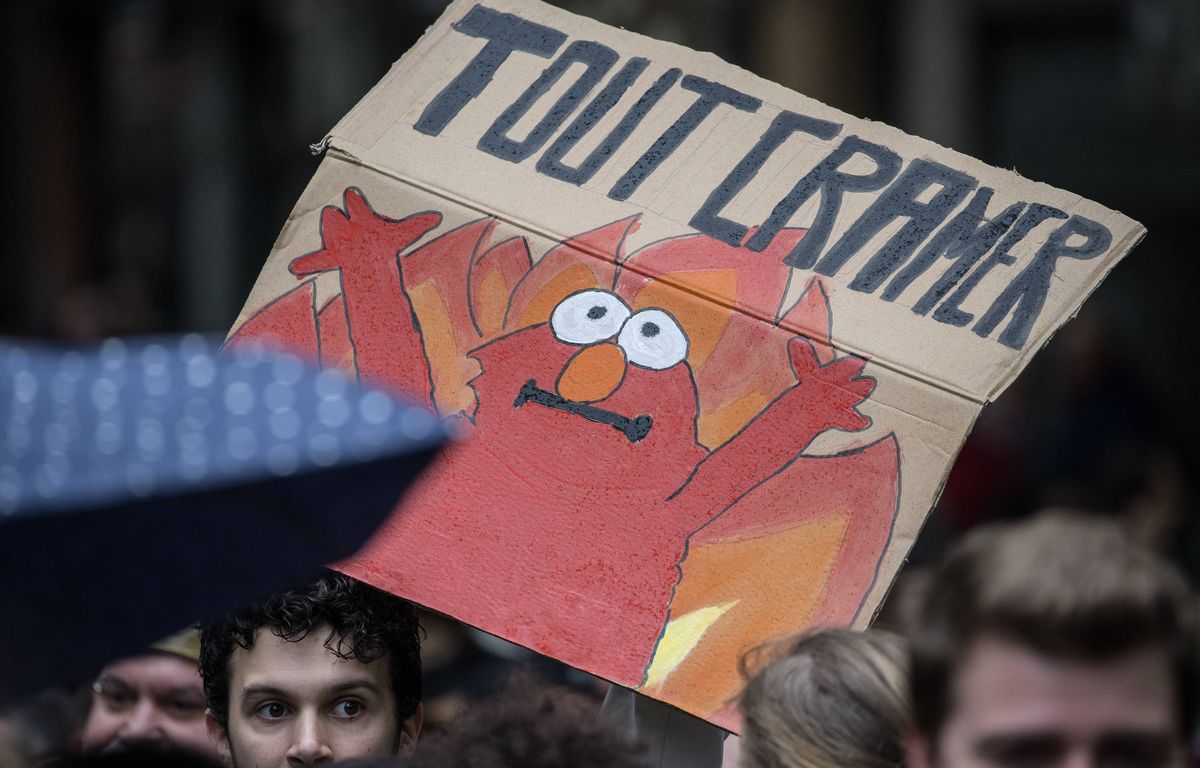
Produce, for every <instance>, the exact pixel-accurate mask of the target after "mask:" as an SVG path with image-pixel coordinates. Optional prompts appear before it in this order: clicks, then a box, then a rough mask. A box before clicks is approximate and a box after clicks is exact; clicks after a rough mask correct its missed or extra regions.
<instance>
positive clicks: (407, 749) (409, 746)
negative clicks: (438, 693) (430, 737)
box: [396, 704, 425, 757]
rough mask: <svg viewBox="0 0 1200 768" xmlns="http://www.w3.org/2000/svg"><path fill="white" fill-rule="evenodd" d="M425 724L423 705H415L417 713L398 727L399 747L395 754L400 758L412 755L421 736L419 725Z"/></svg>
mask: <svg viewBox="0 0 1200 768" xmlns="http://www.w3.org/2000/svg"><path fill="white" fill-rule="evenodd" d="M424 722H425V705H424V704H417V711H416V712H413V715H412V717H410V718H408V719H407V720H405V721H404V725H402V726H400V747H399V749H397V750H396V754H397V755H400V756H401V757H408V756H410V755H412V753H413V750H414V749H416V748H417V737H418V736H420V735H421V724H422V723H424Z"/></svg>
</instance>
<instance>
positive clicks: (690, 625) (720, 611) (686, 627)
mask: <svg viewBox="0 0 1200 768" xmlns="http://www.w3.org/2000/svg"><path fill="white" fill-rule="evenodd" d="M737 603H738V601H737V600H730V601H729V602H727V603H721V604H720V605H710V606H709V607H707V608H701V609H699V610H696V611H692V612H691V613H689V614H687V615H685V616H680V617H679V618H678V619H675V620H674V621H671V622H668V623H667V628H666V630H665V631H664V632H663V636H662V640H660V641H659V643H658V650H657V651H655V653H654V661H652V662H651V663H650V671H649V672H647V673H646V685H645V687H646V688H653V687H654V686H656V685H659V684H660V683H662V682H663V680H665V679H666V678H667V675H669V674H671V672H673V671H674V670H675V668H676V667H678V666H679V665H680V664H681V663H682V662H683V660H684V659H685V658H687V655H688V654H689V653H691V652H692V649H693V648H695V647H696V644H697V643H699V642H700V638H702V637H703V636H704V633H705V632H706V631H707V630H708V628H709V627H711V626H712V625H713V624H715V623H716V621H717V619H719V618H721V617H722V616H724V615H725V612H726V611H728V610H729V609H730V608H732V607H733V606H735V605H737Z"/></svg>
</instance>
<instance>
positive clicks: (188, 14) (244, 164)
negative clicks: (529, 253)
mask: <svg viewBox="0 0 1200 768" xmlns="http://www.w3.org/2000/svg"><path fill="white" fill-rule="evenodd" d="M559 4H560V5H562V6H564V7H566V8H568V9H569V10H572V11H574V12H577V13H582V14H585V15H588V16H592V17H594V18H597V19H599V20H601V21H604V22H606V23H609V24H614V25H619V26H623V27H625V28H627V29H631V30H634V31H638V32H642V33H645V34H647V35H651V36H654V37H658V38H664V39H668V40H673V41H676V42H679V43H682V44H685V45H688V46H691V47H694V48H698V49H703V50H710V51H714V52H715V53H717V54H718V55H720V56H722V57H723V58H725V59H727V60H729V61H731V62H734V63H736V64H739V65H741V66H743V67H746V68H748V69H750V70H752V71H754V72H756V73H758V74H760V75H762V76H764V77H766V78H769V79H771V80H775V81H778V82H780V83H783V84H785V85H787V86H789V87H792V88H794V89H796V90H798V91H800V92H802V93H805V94H807V95H809V96H812V97H815V98H817V99H820V100H822V101H824V102H826V103H828V104H830V105H832V106H834V107H837V108H840V109H842V110H844V111H847V112H849V113H852V114H854V115H858V116H862V117H867V118H871V119H874V120H882V121H885V122H887V123H890V124H893V125H896V126H898V127H900V128H902V129H904V130H906V131H908V132H911V133H915V134H918V135H920V136H923V137H925V138H928V139H931V140H934V141H936V142H938V143H941V144H944V145H947V146H950V147H953V148H955V149H958V150H961V151H963V152H966V153H969V154H972V155H975V156H977V157H979V158H981V159H982V160H984V161H985V162H987V163H989V164H993V165H997V166H1002V167H1005V168H1012V169H1015V170H1016V171H1017V172H1019V173H1021V174H1022V175H1024V176H1026V177H1029V178H1032V179H1036V180H1038V181H1043V182H1047V183H1049V184H1052V185H1054V186H1058V187H1062V188H1065V189H1068V190H1070V191H1072V192H1075V193H1078V194H1080V195H1083V196H1085V197H1089V198H1091V199H1094V200H1096V201H1098V202H1100V203H1103V204H1104V205H1107V206H1109V207H1111V208H1115V209H1118V210H1121V211H1123V212H1125V213H1127V214H1129V215H1130V216H1132V217H1134V218H1135V219H1138V220H1140V221H1141V222H1142V223H1144V224H1145V225H1146V226H1147V227H1148V228H1149V231H1150V234H1149V236H1148V237H1147V238H1146V239H1145V241H1144V242H1143V243H1142V245H1140V246H1139V247H1138V248H1137V249H1136V250H1135V251H1134V252H1133V254H1132V256H1131V257H1130V258H1129V259H1128V260H1127V261H1126V262H1124V263H1123V264H1121V265H1120V266H1119V267H1118V268H1117V269H1116V270H1115V272H1114V273H1113V274H1112V276H1111V277H1110V278H1109V279H1108V280H1107V281H1106V282H1105V283H1104V284H1103V285H1102V286H1101V288H1100V289H1099V291H1097V293H1096V295H1095V296H1093V297H1092V299H1090V300H1089V301H1088V303H1087V305H1086V306H1085V309H1084V310H1083V312H1082V313H1081V315H1080V317H1079V318H1078V319H1077V320H1075V321H1074V322H1072V323H1070V324H1069V325H1068V326H1067V327H1066V328H1065V329H1064V330H1063V331H1062V332H1061V333H1059V334H1058V336H1057V337H1056V338H1055V339H1054V340H1053V341H1052V342H1051V343H1050V345H1049V347H1048V348H1047V349H1046V350H1045V351H1044V352H1043V354H1041V355H1040V356H1039V357H1038V358H1037V359H1036V360H1035V362H1034V363H1033V365H1032V366H1031V367H1030V369H1029V370H1028V371H1027V372H1026V373H1025V374H1024V375H1022V376H1021V377H1020V379H1019V381H1018V382H1017V383H1016V385H1014V386H1013V387H1012V388H1011V389H1010V390H1009V391H1008V392H1007V393H1005V394H1004V395H1003V396H1002V397H1001V398H1000V399H999V400H998V402H996V403H995V404H993V405H992V406H989V407H988V408H987V409H985V410H984V412H983V416H982V418H981V419H980V421H979V423H978V425H977V426H976V428H975V431H974V433H973V434H972V436H971V438H970V439H969V440H968V442H967V445H966V446H965V448H964V450H963V453H962V456H961V457H960V459H959V461H958V463H957V465H956V467H955V470H954V472H953V474H952V476H951V479H950V481H949V483H948V485H947V487H946V491H945V493H944V494H943V496H942V499H941V501H940V503H939V505H938V508H937V510H936V512H935V514H934V516H933V517H932V518H931V521H930V523H929V525H928V526H927V527H926V530H925V532H924V533H923V534H922V537H921V540H920V541H919V542H918V545H917V548H916V550H915V551H914V555H913V557H914V560H915V561H917V562H921V561H923V560H927V559H928V558H930V557H933V556H936V554H937V553H938V552H939V551H940V550H941V548H942V547H943V546H944V544H945V542H947V541H949V540H951V539H952V538H954V537H956V536H958V535H959V534H961V532H963V531H965V530H966V529H968V528H970V527H972V526H974V525H977V524H979V523H981V522H985V521H987V520H991V519H997V518H1002V517H1008V516H1013V515H1019V514H1025V513H1028V512H1030V511H1032V510H1034V509H1036V508H1040V507H1045V506H1052V505H1061V506H1074V507H1083V508H1086V509H1091V510H1094V511H1096V512H1097V513H1099V514H1108V515H1118V516H1120V517H1121V518H1122V519H1124V520H1125V521H1126V522H1127V523H1128V524H1129V526H1130V528H1131V530H1132V531H1133V532H1134V534H1135V535H1136V536H1138V537H1140V538H1141V539H1142V540H1144V541H1146V542H1147V543H1150V544H1152V545H1154V546H1157V547H1160V548H1162V549H1164V550H1166V551H1168V552H1170V553H1171V554H1172V555H1173V556H1175V557H1176V558H1177V559H1178V560H1179V561H1180V562H1181V563H1182V564H1183V565H1184V567H1185V568H1186V569H1187V570H1188V572H1189V573H1190V574H1191V575H1192V577H1193V578H1194V579H1195V578H1197V577H1200V516H1198V515H1197V514H1196V511H1197V510H1196V499H1195V485H1196V483H1195V478H1196V476H1197V475H1196V467H1197V465H1198V462H1200V435H1197V427H1198V426H1200V392H1194V391H1193V386H1192V385H1193V384H1196V383H1200V365H1198V364H1197V362H1195V360H1194V359H1193V355H1195V354H1196V353H1197V350H1200V343H1197V342H1198V341H1200V332H1198V331H1197V326H1196V323H1195V317H1196V312H1195V309H1196V307H1197V303H1198V302H1197V299H1196V298H1195V294H1194V292H1195V290H1196V288H1197V282H1198V280H1197V278H1198V277H1200V264H1198V260H1200V195H1198V191H1200V141H1198V139H1197V137H1200V3H1197V2H1195V0H886V1H885V0H592V1H589V0H561V1H560V3H559ZM443 8H444V3H443V2H439V1H438V0H356V2H333V1H332V0H325V1H324V2H319V1H317V0H208V2H202V3H183V2H175V1H173V0H91V1H88V0H43V1H42V2H37V3H21V4H15V5H13V6H11V7H10V8H9V10H8V11H6V12H5V17H6V18H5V25H4V26H5V34H4V42H3V44H2V47H0V56H3V62H2V66H0V97H2V98H3V101H4V104H5V106H6V114H7V115H8V117H7V118H6V119H5V124H4V127H5V131H4V139H5V148H4V154H5V160H4V163H3V168H4V171H5V177H6V178H5V180H4V183H3V184H2V185H0V186H2V189H3V192H2V194H3V195H4V201H3V212H4V213H3V216H4V218H3V224H4V227H3V230H2V231H3V240H4V243H3V248H2V249H0V254H2V255H0V259H3V274H4V277H5V279H4V280H3V281H2V282H0V333H3V334H9V335H36V336H43V337H55V338H65V339H88V338H95V337H98V336H102V335H107V334H114V333H118V334H125V333H143V332H155V331H181V330H214V331H224V330H227V329H228V328H229V326H230V325H231V323H232V322H233V320H234V319H235V317H236V315H237V312H238V310H239V309H240V306H241V302H242V301H243V300H244V298H245V297H246V295H247V294H248V292H249V289H250V286H251V284H252V281H253V279H254V277H255V275H256V274H257V273H258V270H259V268H260V267H261V265H262V262H263V261H264V259H265V258H266V255H267V254H268V252H269V251H270V249H271V245H272V242H273V240H274V238H275V235H276V233H277V232H278V231H279V228H280V227H281V226H282V224H283V222H284V221H285V219H286V218H287V215H288V213H289V211H290V209H291V207H292V205H293V203H294V202H295V200H296V199H297V198H298V197H299V195H300V193H301V190H302V189H303V188H304V186H305V184H306V183H307V181H308V179H309V178H310V177H311V175H312V174H313V172H314V171H315V169H316V166H317V164H318V162H319V158H316V157H313V156H312V155H311V154H310V153H309V151H308V147H309V145H310V144H311V143H313V142H315V141H318V140H319V139H320V138H321V137H322V136H323V135H324V134H325V132H326V131H327V130H328V129H329V128H330V127H332V126H333V124H334V123H335V122H336V121H337V120H338V118H339V117H340V116H341V115H342V114H343V113H344V112H345V111H346V110H348V109H349V108H350V107H351V106H352V105H353V104H354V103H355V101H356V100H357V99H358V98H359V97H360V96H361V95H362V94H364V93H365V92H366V91H367V90H368V89H369V88H370V87H371V86H372V85H373V84H374V83H375V82H376V81H377V80H378V79H379V78H380V77H381V76H382V75H383V74H384V73H385V72H386V71H387V68H388V66H389V65H390V64H391V62H392V61H393V60H395V59H397V58H399V57H400V56H401V55H402V54H403V53H404V51H405V50H406V49H407V48H408V47H409V46H410V45H411V44H412V43H414V42H415V41H416V40H417V38H418V37H419V36H420V34H421V33H422V32H423V31H424V29H425V28H426V26H428V25H429V24H430V23H432V22H433V20H434V19H435V18H436V17H437V16H438V15H439V14H440V13H441V11H442V9H443ZM1193 394H1196V395H1197V396H1196V397H1193ZM442 629H443V628H442V627H441V626H440V625H439V626H438V627H437V628H436V630H435V631H436V632H439V633H440V632H442ZM446 631H447V632H449V633H450V634H451V635H453V634H454V632H455V631H457V630H450V629H447V630H446ZM460 640H461V638H460ZM439 642H444V643H446V644H448V645H447V646H446V647H450V646H451V645H453V643H454V642H458V641H456V640H453V639H448V638H447V639H444V640H442V641H439ZM484 642H486V641H484ZM473 647H474V646H473ZM455 658H459V659H462V658H464V657H462V656H456V657H455ZM459 668H460V669H461V668H462V667H461V665H460V667H459ZM448 685H449V683H448Z"/></svg>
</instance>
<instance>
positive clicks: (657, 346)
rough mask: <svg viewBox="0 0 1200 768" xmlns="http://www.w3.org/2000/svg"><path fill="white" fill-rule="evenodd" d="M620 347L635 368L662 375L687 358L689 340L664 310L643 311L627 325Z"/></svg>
mask: <svg viewBox="0 0 1200 768" xmlns="http://www.w3.org/2000/svg"><path fill="white" fill-rule="evenodd" d="M617 344H618V345H620V347H621V349H623V350H625V356H626V357H627V358H629V362H631V363H633V364H634V365H640V366H641V367H643V368H653V369H654V370H656V371H661V370H663V369H665V368H670V367H671V366H672V365H675V364H676V363H678V362H679V361H680V360H682V359H684V358H685V357H687V353H688V337H687V334H686V333H684V332H683V329H682V328H680V327H679V323H677V322H675V318H673V317H671V316H670V315H668V314H667V313H666V312H664V311H662V310H661V309H643V310H642V311H641V312H637V313H635V314H634V315H633V316H632V317H630V318H629V319H628V320H626V321H625V327H624V328H622V329H621V335H620V336H618V337H617Z"/></svg>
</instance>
